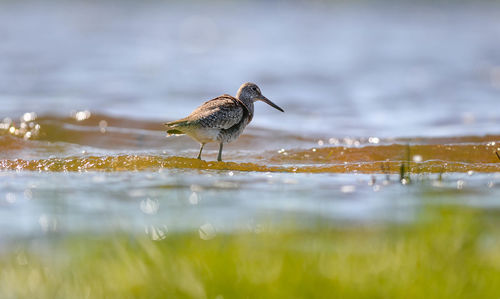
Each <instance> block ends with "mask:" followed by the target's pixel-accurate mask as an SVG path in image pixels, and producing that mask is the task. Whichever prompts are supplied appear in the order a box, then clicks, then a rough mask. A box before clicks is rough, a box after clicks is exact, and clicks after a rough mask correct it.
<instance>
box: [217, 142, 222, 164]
mask: <svg viewBox="0 0 500 299" xmlns="http://www.w3.org/2000/svg"><path fill="white" fill-rule="evenodd" d="M222 144H223V143H222V142H221V143H220V147H219V155H218V156H217V161H220V162H222Z"/></svg>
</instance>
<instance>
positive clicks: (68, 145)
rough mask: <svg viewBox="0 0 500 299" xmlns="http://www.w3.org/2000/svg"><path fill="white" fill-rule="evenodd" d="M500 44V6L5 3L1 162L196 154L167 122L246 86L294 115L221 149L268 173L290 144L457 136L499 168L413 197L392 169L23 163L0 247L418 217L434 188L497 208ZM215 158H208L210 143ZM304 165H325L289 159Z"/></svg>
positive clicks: (269, 116)
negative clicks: (102, 167)
mask: <svg viewBox="0 0 500 299" xmlns="http://www.w3.org/2000/svg"><path fill="white" fill-rule="evenodd" d="M499 36H500V5H498V4H497V3H491V2H486V1H485V2H474V4H472V3H467V2H459V3H444V2H442V3H439V4H435V3H431V2H422V3H418V4H414V3H393V2H378V1H375V2H356V3H348V2H335V1H333V2H330V1H310V2H299V1H292V2H284V1H271V2H268V1H259V2H245V1H241V2H240V1H236V2H229V1H227V2H226V1H217V2H202V1H193V2H159V1H146V2H132V1H103V2H98V1H89V2H87V1H50V2H49V1H44V2H37V1H1V2H0V57H1V58H0V107H1V108H0V119H4V122H3V124H4V127H3V129H4V131H5V132H6V133H5V134H3V133H2V134H0V147H1V149H2V152H0V158H1V159H9V161H14V160H16V159H24V160H33V159H41V158H45V159H46V158H50V159H53V158H62V159H64V158H65V157H76V158H77V159H85V158H87V157H89V156H90V155H94V156H115V155H118V154H147V155H150V156H154V157H163V156H174V155H175V156H184V157H194V156H195V153H196V152H197V150H198V148H197V145H196V144H195V143H194V142H192V141H190V140H189V139H187V138H184V137H173V139H172V138H171V139H165V138H164V136H165V133H164V132H163V131H162V125H161V124H162V123H163V122H165V121H168V120H173V119H177V118H179V117H182V116H185V115H187V114H188V113H189V112H191V111H192V110H193V109H194V108H195V107H196V106H198V105H199V104H201V103H202V102H203V101H204V100H209V99H211V98H213V97H215V96H218V95H220V94H223V93H229V94H233V95H234V94H235V93H236V91H237V89H238V87H239V86H240V84H242V83H244V82H247V81H253V82H255V83H257V84H259V86H260V87H261V89H262V91H263V93H264V95H266V96H267V97H268V98H270V99H271V100H272V101H274V102H275V103H277V104H278V105H280V106H281V107H283V108H284V109H285V111H286V113H284V114H282V113H278V112H276V110H274V109H272V108H270V107H268V106H266V105H264V104H259V103H257V104H256V115H255V117H254V119H253V122H252V124H251V125H250V127H249V128H248V129H247V131H246V136H243V137H242V138H241V140H239V141H237V142H236V143H234V144H231V145H228V146H226V147H225V155H226V157H227V159H229V160H233V161H234V160H236V161H239V162H259V163H261V164H265V165H267V164H273V163H275V162H276V161H275V160H276V159H274V157H275V155H276V153H277V152H279V151H281V150H282V149H283V151H284V149H287V150H294V149H307V150H311V149H312V150H313V151H314V152H315V151H316V149H315V148H316V147H321V146H323V145H324V146H327V145H329V146H339V145H343V146H358V147H359V146H361V147H363V146H365V145H372V144H378V143H379V142H380V143H384V144H392V143H394V142H395V143H398V142H399V143H405V142H407V141H408V139H404V138H413V137H423V139H420V140H419V141H415V140H414V139H410V140H412V142H413V143H417V144H418V143H423V144H428V143H436V144H441V145H443V146H444V145H447V144H453V143H454V142H453V141H450V140H449V138H451V137H456V138H458V143H467V144H473V145H474V146H476V145H477V146H479V147H481V146H483V147H485V146H488V148H487V149H488V150H489V151H490V152H491V154H492V156H491V157H492V158H491V159H490V160H488V161H486V162H484V161H483V162H481V163H483V164H488V163H489V164H488V165H490V166H489V167H490V168H489V169H490V170H489V171H488V172H489V173H488V174H486V173H485V174H474V175H471V174H461V173H452V174H449V175H445V177H444V179H445V180H444V182H442V181H439V183H436V182H433V181H434V180H435V179H437V176H432V177H431V178H432V179H431V180H430V181H429V182H427V183H422V184H419V185H416V186H412V187H407V186H402V185H400V184H399V183H393V182H392V183H391V181H390V180H386V179H385V175H383V174H376V175H375V181H374V178H373V177H372V176H371V175H368V174H364V175H358V174H352V173H351V174H294V173H283V174H277V173H266V172H264V173H258V172H255V173H254V172H250V173H248V172H237V171H231V170H226V171H224V170H182V169H181V170H179V169H168V170H162V169H155V170H154V171H150V172H148V171H146V172H135V171H134V169H133V168H129V169H126V171H124V172H115V170H118V169H112V168H110V169H109V170H110V172H107V173H99V172H97V173H96V172H90V173H87V172H85V171H86V169H84V168H82V169H80V171H81V172H80V173H78V172H76V173H66V172H62V173H54V172H50V171H49V172H43V168H41V169H40V173H37V172H29V171H24V170H22V167H20V166H19V168H18V171H11V170H10V171H5V172H2V173H0V214H1V217H0V219H1V220H0V223H1V225H2V226H3V227H5V228H6V229H5V230H3V231H2V233H0V237H1V236H7V235H14V236H15V235H22V234H28V235H29V234H36V233H40V232H48V231H63V232H64V231H73V230H79V229H84V230H86V229H90V230H91V231H96V232H98V231H108V230H109V229H111V230H113V229H125V230H144V229H145V232H147V233H149V234H151V232H152V228H151V227H153V228H154V229H153V231H154V234H156V236H157V237H158V236H160V237H161V235H162V234H163V233H166V232H167V231H169V230H183V229H192V228H202V227H205V228H207V227H208V228H209V229H208V230H209V231H211V230H212V229H213V231H226V230H238V229H250V230H255V229H259V227H260V226H262V225H264V223H267V224H269V223H271V225H272V223H274V222H279V219H281V218H283V217H285V216H290V215H295V214H296V215H297V219H305V220H304V221H302V222H303V223H304V225H308V224H310V223H311V222H314V219H316V218H326V219H329V221H332V223H337V222H338V223H348V222H349V221H363V222H371V221H380V220H383V221H389V222H391V221H402V220H404V221H408V220H411V219H412V215H413V214H414V213H416V212H418V209H419V208H420V207H421V204H422V202H421V201H420V200H419V199H421V197H422V193H426V192H430V193H431V194H436V193H435V192H437V194H438V195H439V194H444V196H437V197H438V198H440V199H441V200H440V201H439V202H441V203H443V202H448V201H447V199H450V198H454V199H456V201H454V203H459V204H465V205H467V204H474V205H476V204H477V205H482V206H484V207H487V208H490V207H492V206H494V207H496V206H497V205H498V203H497V202H496V201H495V199H497V198H498V195H499V194H500V188H499V186H500V183H499V182H500V178H499V177H498V170H497V171H496V172H495V171H491V168H492V167H493V168H494V167H497V166H495V165H493V164H492V163H494V160H493V159H496V158H495V157H494V155H493V152H494V148H495V146H496V145H495V144H498V141H500V137H499V136H498V134H499V129H498V123H499V121H500V109H499V108H498V103H499V100H498V99H499V91H500V42H499V38H498V37H499ZM31 112H34V114H30V113H31ZM25 113H28V114H25ZM91 117H93V119H92V118H91ZM23 118H24V119H23ZM19 119H20V120H19ZM87 119H90V122H89V123H84V122H81V121H85V120H87ZM11 121H13V122H14V123H12V124H15V129H16V128H17V129H19V130H21V131H19V132H22V133H23V132H26V130H25V131H22V130H23V129H22V128H21V125H20V123H21V122H22V121H25V122H26V123H29V122H30V121H38V123H37V124H38V125H40V126H41V129H40V130H41V132H42V133H40V136H34V135H33V138H32V136H31V133H30V135H29V136H27V135H26V134H25V133H23V134H15V132H17V131H15V130H14V131H12V132H10V131H9V130H10V128H11ZM92 121H94V122H92ZM102 121H104V122H102ZM29 128H30V130H31V129H33V130H35V129H36V126H35V125H33V126H32V127H29ZM37 130H38V129H37ZM44 130H45V131H44ZM37 132H38V131H37ZM12 135H20V136H17V137H13V136H12ZM470 135H472V136H479V138H480V139H479V140H476V141H470V140H469V139H467V136H470ZM485 135H490V136H489V137H487V138H485V139H481V138H482V137H483V136H485ZM23 137H24V138H23ZM35 137H36V138H35ZM431 137H432V138H434V137H437V139H431ZM370 138H371V139H370ZM461 138H462V139H461ZM455 143H456V142H455ZM490 148H491V150H490ZM374 152H377V149H376V148H375V149H374ZM281 153H283V152H281ZM342 154H343V152H342ZM306 155H309V154H304V157H306ZM311 155H312V153H311ZM206 157H207V159H209V160H210V159H212V160H213V158H214V157H215V149H214V148H213V149H208V150H207V156H206ZM307 157H309V156H307ZM356 157H357V156H356ZM392 158H394V157H392ZM392 158H391V159H392ZM424 158H427V159H432V157H431V155H430V156H429V157H424ZM318 159H319V158H318ZM337 159H339V160H342V158H338V157H337ZM394 159H395V160H398V159H400V158H398V157H396V158H394ZM458 159H463V160H464V161H468V159H469V157H468V155H467V153H465V154H463V156H460V157H459V158H458ZM361 160H363V159H361ZM361 160H358V161H361ZM363 161H364V160H363ZM84 162H85V161H84ZM84 162H82V163H84ZM444 162H446V161H444ZM308 163H317V164H320V165H318V167H321V166H322V165H321V163H319V162H318V161H308V160H307V159H305V158H304V160H303V161H301V162H300V161H299V162H297V161H286V160H285V161H284V162H283V161H282V162H281V164H287V165H288V166H290V165H291V166H294V165H296V166H300V165H301V164H308ZM336 163H338V161H336ZM492 165H493V166H492ZM467 167H468V166H467ZM14 168H15V167H14ZM494 169H498V167H497V168H494ZM393 181H398V179H397V178H396V177H395V178H394V180H393ZM383 182H386V183H383ZM464 189H465V190H466V191H463V190H464ZM429 190H430V191H429ZM442 190H445V191H442ZM431 197H432V196H431ZM204 225H205V226H204ZM207 225H208V226H207ZM148 227H149V229H148Z"/></svg>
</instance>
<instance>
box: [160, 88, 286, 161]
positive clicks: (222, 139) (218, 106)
mask: <svg viewBox="0 0 500 299" xmlns="http://www.w3.org/2000/svg"><path fill="white" fill-rule="evenodd" d="M255 101H263V102H266V103H268V104H269V105H271V106H273V107H274V108H276V109H278V110H280V111H282V112H283V109H281V108H280V107H278V106H277V105H276V104H274V103H273V102H271V101H270V100H268V99H267V98H266V97H264V96H263V95H262V93H261V91H260V89H259V87H258V86H257V85H255V84H253V83H245V84H243V85H241V87H240V89H239V90H238V93H237V95H236V97H232V96H230V95H227V94H224V95H222V96H219V97H217V98H215V99H212V100H210V101H207V102H205V103H203V104H202V105H201V106H200V107H198V108H196V109H195V110H194V111H193V112H191V114H189V115H188V116H187V117H185V118H182V119H179V120H176V121H172V122H169V123H166V124H165V125H166V126H167V133H169V134H186V135H188V136H190V137H191V138H193V139H195V140H196V141H198V142H199V143H200V144H201V148H200V153H199V154H198V159H201V152H202V151H203V147H204V145H205V144H206V143H209V142H218V143H219V144H220V148H219V155H218V157H217V160H218V161H221V160H222V147H223V144H224V143H229V142H232V141H234V140H236V139H237V138H238V137H239V136H240V134H241V133H242V132H243V130H244V129H245V127H246V126H247V125H248V124H249V123H250V121H251V120H252V118H253V112H254V106H253V103H254V102H255Z"/></svg>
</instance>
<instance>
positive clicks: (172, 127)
mask: <svg viewBox="0 0 500 299" xmlns="http://www.w3.org/2000/svg"><path fill="white" fill-rule="evenodd" d="M184 123H185V120H182V119H180V120H176V121H171V122H168V123H165V124H164V125H165V126H166V127H167V133H168V134H169V135H179V134H185V133H184V132H182V131H181V130H179V129H178V128H177V127H180V126H182V125H183V124H184Z"/></svg>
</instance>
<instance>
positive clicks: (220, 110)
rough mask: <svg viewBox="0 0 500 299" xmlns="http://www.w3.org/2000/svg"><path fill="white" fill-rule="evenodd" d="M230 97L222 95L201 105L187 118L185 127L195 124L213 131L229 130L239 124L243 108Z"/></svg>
mask: <svg viewBox="0 0 500 299" xmlns="http://www.w3.org/2000/svg"><path fill="white" fill-rule="evenodd" d="M241 105H242V104H240V102H239V101H238V100H237V99H236V98H233V97H232V96H230V95H222V96H220V97H217V98H215V99H212V100H210V101H207V102H205V103H203V105H201V106H200V107H198V108H196V109H195V110H194V111H193V112H192V113H191V114H190V115H189V116H188V117H186V118H185V119H183V121H185V122H187V125H191V124H196V125H200V126H202V127H210V128H214V129H229V128H231V127H232V126H234V125H236V124H237V123H239V122H240V121H241V120H242V118H243V115H244V107H242V106H241Z"/></svg>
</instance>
